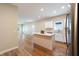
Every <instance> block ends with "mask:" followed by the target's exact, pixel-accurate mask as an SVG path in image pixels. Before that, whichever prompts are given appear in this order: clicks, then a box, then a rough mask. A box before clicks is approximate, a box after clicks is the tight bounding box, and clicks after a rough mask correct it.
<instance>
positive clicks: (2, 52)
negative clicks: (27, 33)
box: [0, 46, 18, 55]
mask: <svg viewBox="0 0 79 59" xmlns="http://www.w3.org/2000/svg"><path fill="white" fill-rule="evenodd" d="M17 48H18V47H17V46H16V47H12V48H10V49H7V50H4V51H1V52H0V55H1V54H4V53H6V52H9V51H12V50H14V49H17Z"/></svg>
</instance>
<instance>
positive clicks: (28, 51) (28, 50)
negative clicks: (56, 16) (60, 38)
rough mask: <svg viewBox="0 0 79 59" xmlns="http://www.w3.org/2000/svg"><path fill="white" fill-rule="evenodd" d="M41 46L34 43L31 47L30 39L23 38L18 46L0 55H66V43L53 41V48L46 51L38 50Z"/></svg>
mask: <svg viewBox="0 0 79 59" xmlns="http://www.w3.org/2000/svg"><path fill="white" fill-rule="evenodd" d="M38 49H42V50H44V49H43V48H42V47H40V46H38V45H35V47H34V48H33V44H32V40H31V39H25V40H20V43H19V48H18V49H15V50H13V51H9V52H6V53H4V54H2V55H1V56H66V49H67V47H66V44H64V43H59V42H55V45H54V49H53V50H52V51H49V50H46V52H44V51H41V50H38Z"/></svg>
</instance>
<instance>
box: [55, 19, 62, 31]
mask: <svg viewBox="0 0 79 59" xmlns="http://www.w3.org/2000/svg"><path fill="white" fill-rule="evenodd" d="M62 29H63V21H62V20H57V21H55V22H54V30H56V31H60V30H62Z"/></svg>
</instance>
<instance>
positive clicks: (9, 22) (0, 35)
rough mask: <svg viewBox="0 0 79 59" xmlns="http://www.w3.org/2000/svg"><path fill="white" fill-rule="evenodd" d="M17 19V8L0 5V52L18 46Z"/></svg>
mask: <svg viewBox="0 0 79 59" xmlns="http://www.w3.org/2000/svg"><path fill="white" fill-rule="evenodd" d="M17 18H18V17H17V7H15V6H12V5H9V4H0V51H3V50H7V49H10V48H13V47H15V46H17V45H18V39H17V31H16V29H17Z"/></svg>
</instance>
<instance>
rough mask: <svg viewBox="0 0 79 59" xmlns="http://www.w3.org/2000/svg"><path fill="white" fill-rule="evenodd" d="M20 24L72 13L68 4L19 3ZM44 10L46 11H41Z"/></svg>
mask: <svg viewBox="0 0 79 59" xmlns="http://www.w3.org/2000/svg"><path fill="white" fill-rule="evenodd" d="M13 5H15V6H17V7H18V15H19V22H20V23H24V22H32V21H35V20H40V19H42V18H46V17H53V16H57V15H62V14H66V13H69V12H70V6H69V5H70V4H68V3H17V4H13ZM41 8H44V11H40V9H41Z"/></svg>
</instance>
